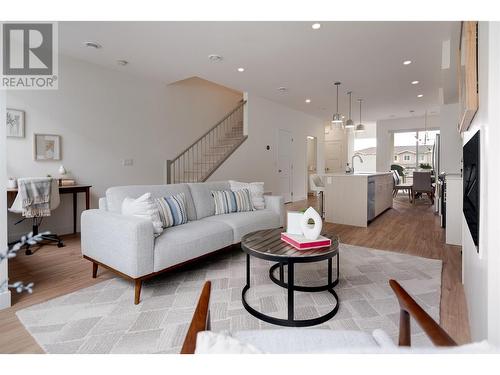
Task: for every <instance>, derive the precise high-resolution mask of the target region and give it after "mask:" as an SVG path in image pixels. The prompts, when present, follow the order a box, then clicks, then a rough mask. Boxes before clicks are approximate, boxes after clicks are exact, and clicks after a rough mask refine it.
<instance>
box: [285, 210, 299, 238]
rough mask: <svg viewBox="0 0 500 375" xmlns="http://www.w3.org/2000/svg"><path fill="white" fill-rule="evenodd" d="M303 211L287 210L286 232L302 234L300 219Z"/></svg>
mask: <svg viewBox="0 0 500 375" xmlns="http://www.w3.org/2000/svg"><path fill="white" fill-rule="evenodd" d="M302 216H303V213H302V212H300V211H288V212H287V220H286V221H287V225H286V232H287V233H289V234H298V235H301V234H302V227H301V225H300V220H301V219H302Z"/></svg>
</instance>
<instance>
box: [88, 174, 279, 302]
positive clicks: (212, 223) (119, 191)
mask: <svg viewBox="0 0 500 375" xmlns="http://www.w3.org/2000/svg"><path fill="white" fill-rule="evenodd" d="M212 190H230V186H229V182H227V181H222V182H204V183H188V184H173V185H137V186H118V187H112V188H109V189H108V190H107V191H106V197H105V198H101V199H100V200H99V209H96V210H87V211H84V212H83V213H82V219H81V241H82V254H83V256H84V258H86V259H88V260H90V261H91V262H92V263H93V272H92V276H93V277H94V278H95V277H96V276H97V269H98V266H99V265H101V266H103V267H105V268H108V269H110V270H113V271H115V272H117V273H118V274H119V275H121V276H123V277H126V278H129V279H133V280H134V281H135V304H138V303H139V301H140V293H141V286H142V281H143V280H145V279H148V278H150V277H153V276H155V275H157V274H159V273H161V272H165V271H168V270H171V269H172V268H174V267H178V266H180V265H183V264H185V263H187V262H190V261H193V260H195V259H198V258H201V257H204V256H206V255H208V254H210V253H213V252H214V251H217V250H220V249H223V248H226V247H228V246H230V245H233V244H237V243H239V242H240V241H241V237H242V236H244V235H245V234H247V233H250V232H253V231H256V230H261V229H270V228H277V227H281V226H283V220H284V206H283V199H282V197H278V196H264V197H265V205H266V207H265V209H263V210H257V211H251V212H237V213H231V214H226V215H215V205H214V201H213V198H212V196H211V191H212ZM147 192H150V193H151V194H152V196H153V197H157V198H159V197H166V196H169V195H172V194H177V193H180V192H182V193H184V194H185V195H186V201H187V214H188V220H189V222H188V223H187V224H184V225H179V226H175V227H171V228H167V229H165V230H164V231H163V233H162V234H161V235H160V236H159V237H156V238H155V236H154V234H153V224H152V223H151V222H150V221H148V220H145V219H142V218H138V217H133V216H124V215H122V214H121V204H122V202H123V200H124V199H125V198H126V197H132V198H137V197H139V196H141V195H142V194H144V193H147Z"/></svg>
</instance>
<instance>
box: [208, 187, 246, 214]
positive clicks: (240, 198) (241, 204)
mask: <svg viewBox="0 0 500 375" xmlns="http://www.w3.org/2000/svg"><path fill="white" fill-rule="evenodd" d="M212 197H213V198H214V203H215V214H216V215H223V214H229V213H231V212H245V211H253V205H252V198H251V197H250V191H248V189H241V190H238V191H231V190H219V191H212Z"/></svg>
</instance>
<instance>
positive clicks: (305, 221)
mask: <svg viewBox="0 0 500 375" xmlns="http://www.w3.org/2000/svg"><path fill="white" fill-rule="evenodd" d="M310 219H312V220H313V221H314V224H309V220H310ZM300 226H301V228H302V233H303V234H304V237H305V238H307V239H308V240H315V239H317V238H318V237H319V235H320V234H321V229H322V228H323V222H322V221H321V216H320V214H319V213H318V212H317V211H316V210H315V209H314V208H312V207H309V208H308V209H307V210H306V211H305V212H304V214H303V215H302V218H301V219H300Z"/></svg>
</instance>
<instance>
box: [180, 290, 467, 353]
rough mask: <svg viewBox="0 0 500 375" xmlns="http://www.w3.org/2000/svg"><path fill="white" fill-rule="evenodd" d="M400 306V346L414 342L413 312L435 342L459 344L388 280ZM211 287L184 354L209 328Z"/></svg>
mask: <svg viewBox="0 0 500 375" xmlns="http://www.w3.org/2000/svg"><path fill="white" fill-rule="evenodd" d="M389 285H390V286H391V288H392V290H393V291H394V293H395V294H396V297H397V299H398V301H399V306H400V309H401V311H400V321H399V346H411V331H410V316H411V317H413V318H414V319H415V320H416V321H417V323H418V324H419V325H420V327H422V329H423V330H424V332H425V334H426V335H427V336H428V337H429V338H430V339H431V341H432V342H433V343H434V345H436V346H456V345H457V344H456V343H455V341H453V339H452V338H451V337H450V336H449V335H448V334H447V333H446V331H445V330H444V329H442V328H441V327H440V326H439V324H437V323H436V322H435V321H434V319H432V317H431V316H430V315H429V314H427V313H426V312H425V311H424V310H423V309H422V308H421V307H420V306H419V305H418V303H417V302H416V301H415V300H414V299H413V298H412V297H411V296H410V295H409V294H408V293H407V292H406V290H404V289H403V287H402V286H401V285H399V283H398V282H397V281H396V280H389ZM210 289H211V283H210V281H207V282H206V283H205V285H203V289H202V291H201V295H200V299H199V300H198V305H197V306H196V310H195V311H194V314H193V319H192V321H191V325H190V326H189V330H188V332H187V334H186V338H185V339H184V344H183V345H182V349H181V354H194V352H195V349H196V337H197V335H198V332H202V331H208V330H210V310H209V304H210Z"/></svg>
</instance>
